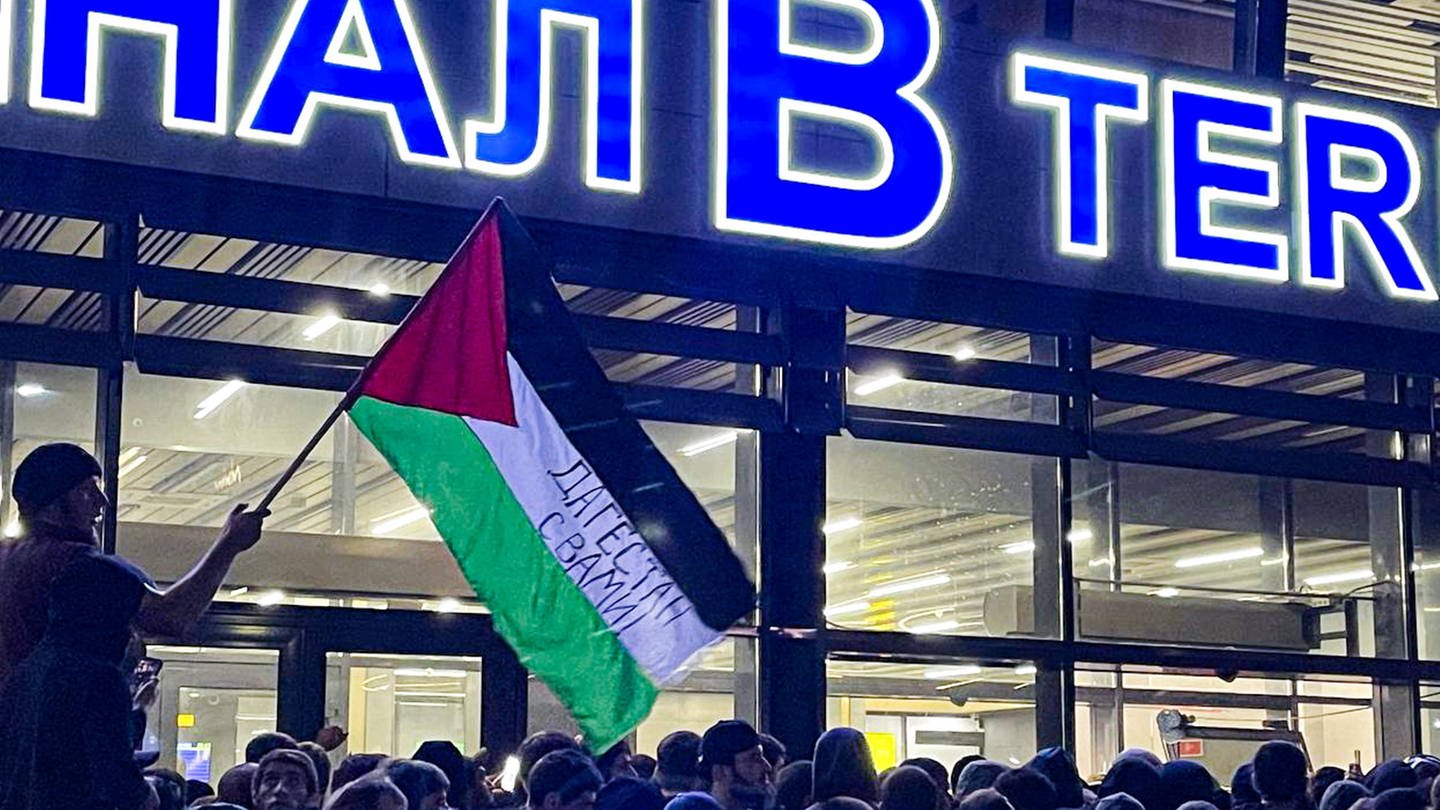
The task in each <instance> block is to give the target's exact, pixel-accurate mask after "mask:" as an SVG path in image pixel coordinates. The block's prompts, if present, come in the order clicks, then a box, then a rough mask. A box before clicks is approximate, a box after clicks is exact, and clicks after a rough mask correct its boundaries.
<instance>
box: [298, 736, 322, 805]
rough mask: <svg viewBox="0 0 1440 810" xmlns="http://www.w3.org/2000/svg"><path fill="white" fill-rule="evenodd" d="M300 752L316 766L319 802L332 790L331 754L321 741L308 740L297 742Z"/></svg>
mask: <svg viewBox="0 0 1440 810" xmlns="http://www.w3.org/2000/svg"><path fill="white" fill-rule="evenodd" d="M297 746H298V747H299V749H300V753H302V754H304V755H305V756H307V757H309V758H310V764H311V765H314V766H315V785H316V792H317V793H318V794H319V797H318V799H317V802H316V803H317V804H318V803H319V802H320V801H323V800H324V799H325V794H326V793H329V792H330V755H329V754H327V753H325V749H324V748H322V747H321V746H320V743H316V742H310V741H309V740H306V741H305V742H302V743H297Z"/></svg>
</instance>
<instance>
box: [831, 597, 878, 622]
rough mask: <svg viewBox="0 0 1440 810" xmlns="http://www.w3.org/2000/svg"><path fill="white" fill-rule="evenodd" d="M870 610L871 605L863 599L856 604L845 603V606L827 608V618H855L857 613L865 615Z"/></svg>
mask: <svg viewBox="0 0 1440 810" xmlns="http://www.w3.org/2000/svg"><path fill="white" fill-rule="evenodd" d="M869 609H870V603H869V602H866V601H865V600H863V599H861V600H857V601H855V602H845V603H844V604H839V605H835V606H833V607H827V608H825V617H826V618H827V619H828V618H830V617H832V616H853V615H855V614H856V613H864V612H865V611H867V610H869Z"/></svg>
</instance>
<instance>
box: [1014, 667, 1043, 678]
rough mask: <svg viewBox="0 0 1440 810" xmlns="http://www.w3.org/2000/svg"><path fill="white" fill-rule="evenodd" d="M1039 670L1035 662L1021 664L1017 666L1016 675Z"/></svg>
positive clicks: (1032, 673)
mask: <svg viewBox="0 0 1440 810" xmlns="http://www.w3.org/2000/svg"><path fill="white" fill-rule="evenodd" d="M1037 671H1038V670H1037V669H1036V668H1035V665H1034V664H1021V665H1019V666H1017V667H1015V674H1016V675H1022V676H1023V675H1034V674H1035V673H1036V672H1037Z"/></svg>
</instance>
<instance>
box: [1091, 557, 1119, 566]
mask: <svg viewBox="0 0 1440 810" xmlns="http://www.w3.org/2000/svg"><path fill="white" fill-rule="evenodd" d="M1113 564H1114V563H1112V562H1111V561H1110V558H1109V557H1096V558H1095V559H1093V560H1091V561H1090V567H1091V568H1105V567H1107V566H1110V565H1113Z"/></svg>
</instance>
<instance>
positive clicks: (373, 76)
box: [236, 0, 460, 167]
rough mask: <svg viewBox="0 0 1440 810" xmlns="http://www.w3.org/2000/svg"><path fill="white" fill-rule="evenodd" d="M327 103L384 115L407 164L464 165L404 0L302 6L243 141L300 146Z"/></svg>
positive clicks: (243, 125) (289, 23)
mask: <svg viewBox="0 0 1440 810" xmlns="http://www.w3.org/2000/svg"><path fill="white" fill-rule="evenodd" d="M347 43H348V45H347ZM322 104H324V105H329V106H334V107H345V108H349V109H352V110H362V111H365V112H375V113H380V114H381V115H384V116H385V120H386V122H387V123H388V124H389V125H390V137H391V140H392V141H394V144H395V150H396V151H397V152H399V154H400V159H401V160H403V161H405V162H406V163H417V164H423V165H427V166H445V167H458V166H459V165H460V158H459V155H458V154H457V153H456V151H455V141H454V136H453V135H451V132H450V124H449V122H448V121H447V120H446V118H445V111H444V110H443V109H442V108H441V106H440V98H439V95H438V93H437V92H436V90H435V82H434V80H433V79H432V78H431V75H430V66H429V65H428V64H426V62H425V53H424V50H423V49H422V48H421V47H420V40H419V38H418V37H417V36H416V33H415V21H414V20H413V19H412V18H411V16H410V9H409V7H408V6H406V3H405V0H295V4H294V5H293V6H291V8H290V15H289V17H288V18H287V19H286V20H285V28H284V30H283V31H281V33H280V38H279V39H278V40H277V41H276V43H275V47H274V49H272V50H271V52H270V58H269V60H268V61H267V62H266V65H265V72H264V73H263V74H261V76H260V83H259V84H258V85H257V86H256V87H255V92H254V94H253V95H252V96H251V97H250V103H249V104H247V105H246V107H245V115H244V117H243V118H242V119H241V121H240V128H239V130H238V131H237V132H236V134H237V135H239V136H240V137H242V138H253V139H255V140H261V141H273V142H275V143H283V144H289V145H292V146H294V145H299V144H300V143H303V142H304V140H305V136H306V135H307V134H308V133H309V131H310V124H311V121H312V119H313V118H314V117H315V112H316V110H317V109H318V108H319V107H320V105H322Z"/></svg>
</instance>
